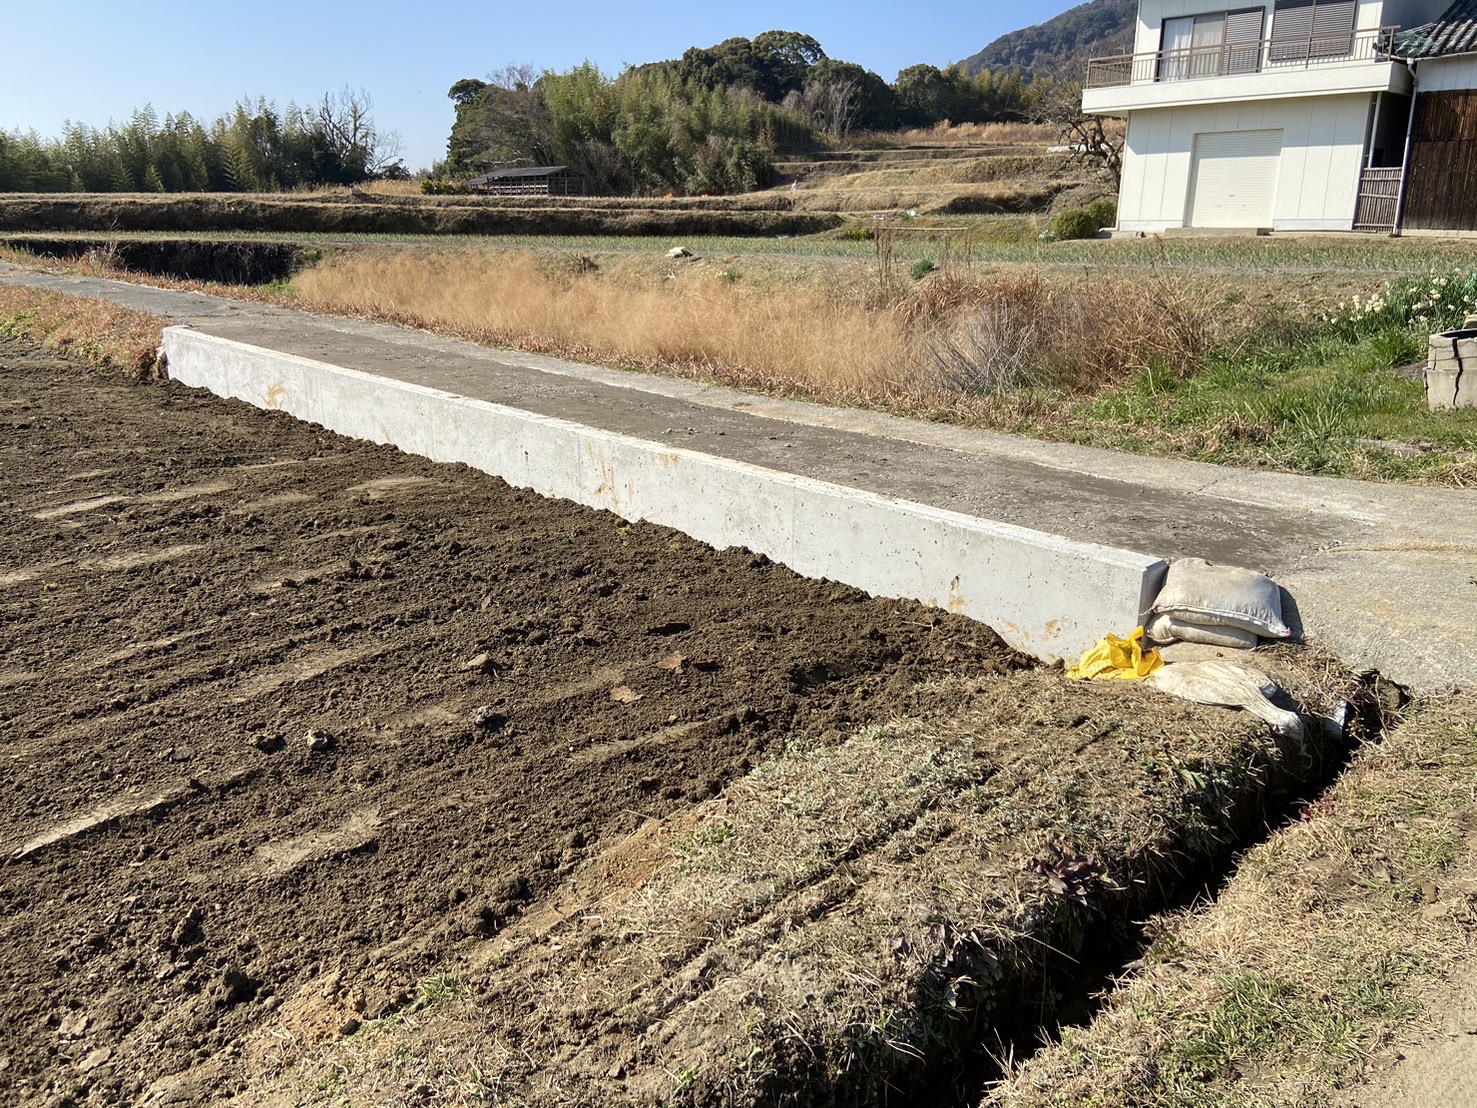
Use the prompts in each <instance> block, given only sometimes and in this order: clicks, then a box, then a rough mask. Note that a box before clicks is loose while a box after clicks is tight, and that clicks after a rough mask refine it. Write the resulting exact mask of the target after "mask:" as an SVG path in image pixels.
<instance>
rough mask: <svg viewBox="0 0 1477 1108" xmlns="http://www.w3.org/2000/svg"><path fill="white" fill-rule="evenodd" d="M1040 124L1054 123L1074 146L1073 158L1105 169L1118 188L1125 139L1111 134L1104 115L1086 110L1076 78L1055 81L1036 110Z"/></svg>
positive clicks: (1033, 116)
mask: <svg viewBox="0 0 1477 1108" xmlns="http://www.w3.org/2000/svg"><path fill="white" fill-rule="evenodd" d="M1031 114H1032V118H1033V119H1034V120H1035V121H1036V122H1038V123H1050V124H1052V125H1053V126H1055V127H1057V128H1058V130H1059V131H1060V132H1061V135H1062V138H1063V139H1064V140H1066V143H1067V145H1068V146H1069V147H1071V149H1072V157H1073V158H1074V159H1075V160H1077V161H1079V162H1082V163H1084V164H1086V165H1089V166H1093V167H1095V168H1098V169H1101V170H1102V171H1103V172H1105V173H1106V174H1107V175H1108V176H1109V177H1111V178H1112V180H1113V187H1114V188H1117V187H1118V185H1119V184H1120V182H1121V181H1122V179H1123V140H1122V139H1115V138H1113V137H1111V136H1110V135H1109V134H1108V132H1107V128H1106V126H1105V123H1104V120H1103V117H1102V116H1100V115H1088V114H1087V113H1086V112H1084V111H1083V110H1082V86H1081V85H1080V84H1078V83H1076V82H1075V81H1071V82H1063V83H1061V84H1056V83H1053V84H1051V85H1050V87H1049V88H1047V89H1046V90H1045V92H1044V93H1043V94H1042V96H1041V97H1040V99H1038V100H1037V101H1036V104H1035V106H1034V107H1033V109H1032V113H1031Z"/></svg>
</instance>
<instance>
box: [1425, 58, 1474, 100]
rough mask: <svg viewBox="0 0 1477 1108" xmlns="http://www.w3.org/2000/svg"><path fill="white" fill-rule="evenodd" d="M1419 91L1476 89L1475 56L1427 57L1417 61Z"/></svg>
mask: <svg viewBox="0 0 1477 1108" xmlns="http://www.w3.org/2000/svg"><path fill="white" fill-rule="evenodd" d="M1417 79H1418V81H1419V87H1420V91H1421V92H1464V91H1466V90H1468V89H1477V56H1474V55H1470V54H1469V55H1466V56H1464V57H1457V58H1427V59H1426V60H1425V61H1422V62H1421V63H1419V66H1418V69H1417Z"/></svg>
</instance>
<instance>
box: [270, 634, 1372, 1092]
mask: <svg viewBox="0 0 1477 1108" xmlns="http://www.w3.org/2000/svg"><path fill="white" fill-rule="evenodd" d="M1262 661H1263V662H1264V663H1265V664H1268V665H1270V666H1271V667H1272V668H1273V669H1274V671H1276V672H1277V673H1278V674H1279V677H1280V679H1281V680H1282V681H1283V682H1284V683H1285V684H1286V685H1287V686H1288V687H1289V688H1290V689H1293V690H1295V692H1296V694H1297V695H1299V696H1300V697H1301V698H1302V699H1303V700H1304V702H1305V703H1306V704H1307V705H1308V707H1309V708H1310V709H1311V710H1312V711H1314V712H1315V713H1317V712H1327V711H1329V710H1330V709H1331V708H1332V707H1333V701H1334V700H1335V699H1336V698H1337V697H1338V696H1341V695H1347V694H1348V693H1349V691H1350V689H1351V686H1350V685H1349V684H1348V683H1347V678H1346V677H1343V676H1340V675H1339V674H1338V672H1337V670H1336V669H1334V668H1325V667H1324V666H1323V664H1322V663H1321V662H1319V661H1318V660H1316V659H1311V660H1310V659H1309V658H1307V657H1306V656H1299V655H1297V654H1295V653H1294V652H1290V651H1276V652H1272V653H1271V654H1268V655H1267V656H1265V657H1264V658H1263V659H1262ZM679 664H680V663H679ZM915 696H916V705H917V707H916V714H915V716H914V718H912V719H909V720H905V721H899V722H898V723H896V724H894V725H891V726H888V727H885V728H881V729H875V730H871V731H867V732H863V733H860V734H856V735H852V736H850V737H848V738H846V739H845V740H844V741H841V742H839V744H837V745H829V744H825V745H820V746H816V747H806V748H791V749H789V750H787V751H786V752H785V753H784V754H783V755H782V756H780V757H779V758H777V759H775V760H772V761H768V762H765V763H764V764H762V765H759V766H758V767H756V768H755V769H754V770H753V771H752V773H751V774H750V775H749V776H748V777H747V778H745V779H744V780H742V781H739V782H737V783H735V784H734V785H733V786H731V787H730V788H729V789H728V790H727V793H726V795H725V796H724V797H723V798H722V799H720V800H716V801H712V802H708V803H706V804H704V805H702V806H700V807H698V808H697V809H695V810H692V811H689V812H687V813H684V814H683V815H681V816H679V817H675V818H674V819H672V820H668V821H649V822H648V823H647V824H645V825H644V826H643V827H642V828H641V829H640V830H638V831H637V832H635V833H634V834H632V835H631V836H630V837H629V838H627V839H624V840H621V841H619V842H617V843H615V844H614V845H613V846H612V847H611V848H610V849H608V850H607V851H606V852H604V853H602V854H601V855H598V856H596V857H594V858H592V859H590V860H589V861H588V862H587V863H586V864H585V865H584V867H583V868H581V869H579V870H577V871H576V872H575V873H573V874H572V875H571V876H570V878H569V880H568V882H567V883H566V885H565V886H564V887H563V888H562V889H561V890H560V892H559V894H558V895H557V896H556V897H555V898H554V899H553V900H552V901H551V902H550V903H546V904H540V905H536V906H534V907H533V908H532V909H531V910H530V911H529V912H528V913H527V914H526V915H524V916H522V917H520V918H517V919H513V920H510V921H508V922H507V924H506V926H504V927H503V928H501V929H500V930H498V931H497V933H496V934H494V935H492V936H491V937H485V938H483V939H479V940H476V941H474V942H472V943H469V944H468V947H467V949H466V950H465V954H464V957H461V958H460V959H459V962H458V968H457V969H456V970H455V971H454V973H452V974H450V975H448V974H447V973H445V972H443V973H441V974H438V975H437V976H436V977H435V978H433V979H430V980H428V981H427V982H425V983H424V984H423V986H422V990H421V996H420V999H419V1000H418V1001H417V1002H415V1003H413V1004H412V1005H410V1006H409V1007H408V1008H407V1009H406V1010H404V1011H403V1012H399V1013H395V1014H393V1015H391V1016H388V1017H386V1018H384V1019H382V1020H378V1021H374V1022H370V1023H366V1024H365V1025H364V1026H363V1027H362V1028H361V1029H360V1030H358V1031H357V1032H356V1033H354V1034H352V1035H350V1036H349V1037H347V1038H343V1039H332V1038H330V1039H329V1040H327V1041H325V1040H324V1039H323V1038H322V1037H321V1036H317V1037H315V1036H314V1035H313V1033H312V1030H311V1028H312V1027H313V1026H314V1025H315V1022H314V1021H315V1020H316V1021H317V1023H318V1024H322V1023H324V1022H329V1023H331V1022H332V1019H331V1018H327V1019H325V1017H324V1014H323V1013H322V1012H321V1008H322V1002H321V1001H319V1000H316V999H315V998H314V997H312V996H304V998H302V1000H301V1002H300V1003H293V1004H289V1005H288V1006H286V1007H285V1008H284V1011H283V1013H282V1020H281V1027H280V1029H277V1030H274V1031H273V1033H272V1035H271V1037H270V1038H268V1037H267V1036H265V1035H264V1036H262V1038H261V1041H260V1042H257V1043H253V1044H248V1047H247V1051H246V1056H247V1057H254V1058H258V1059H260V1060H261V1068H260V1071H259V1075H258V1086H257V1088H259V1089H260V1090H261V1091H263V1092H264V1091H266V1090H268V1089H277V1090H281V1089H284V1088H286V1089H291V1088H298V1089H303V1090H319V1091H323V1090H327V1091H330V1092H331V1093H332V1094H333V1095H334V1096H346V1097H348V1098H349V1099H351V1100H357V1099H361V1098H364V1097H368V1098H370V1099H374V1098H375V1097H376V1096H377V1095H383V1093H384V1092H385V1091H386V1090H388V1089H393V1088H395V1087H396V1084H397V1082H398V1081H400V1080H401V1079H402V1075H409V1074H414V1078H413V1079H414V1081H416V1082H419V1083H421V1084H422V1085H423V1086H425V1087H428V1088H429V1089H430V1090H432V1091H433V1092H435V1093H437V1094H440V1095H445V1096H447V1097H449V1098H453V1099H454V1098H455V1097H456V1096H457V1095H458V1094H459V1093H460V1094H461V1095H466V1096H467V1097H468V1098H469V1099H475V1097H477V1096H482V1097H487V1098H490V1099H494V1100H498V1101H500V1102H502V1101H506V1102H510V1103H523V1104H529V1105H546V1106H547V1105H595V1104H600V1105H621V1104H635V1103H640V1104H647V1103H685V1104H715V1105H716V1104H720V1103H721V1104H729V1105H744V1104H749V1105H759V1104H773V1103H778V1102H781V1101H783V1102H790V1103H797V1104H832V1103H837V1102H845V1103H857V1104H865V1103H884V1102H886V1098H887V1095H888V1092H889V1090H890V1092H891V1095H893V1096H894V1097H901V1098H902V1099H903V1100H905V1101H908V1102H915V1100H916V1102H917V1103H930V1102H951V1101H954V1100H955V1099H956V1098H957V1097H959V1096H968V1095H969V1094H970V1092H971V1091H973V1092H974V1094H975V1095H978V1091H979V1089H980V1088H981V1087H982V1085H981V1082H982V1081H983V1080H984V1078H985V1077H986V1075H987V1074H988V1073H989V1072H990V1070H991V1068H992V1066H991V1062H990V1059H989V1054H990V1053H991V1052H998V1053H1008V1049H1009V1048H1008V1046H1007V1044H1008V1043H1009V1042H1011V1041H1012V1040H1013V1039H1015V1038H1016V1037H1020V1039H1021V1041H1031V1040H1032V1039H1033V1038H1034V1037H1035V1036H1036V1034H1037V1033H1038V1029H1039V1028H1041V1027H1042V1026H1047V1027H1049V1026H1053V1025H1054V1023H1055V1020H1056V1018H1057V1016H1058V1015H1059V1005H1060V1004H1061V1003H1063V1002H1064V1000H1071V1001H1074V1002H1080V1001H1081V1000H1082V999H1083V998H1084V992H1085V990H1086V989H1087V988H1088V987H1089V986H1088V983H1087V982H1086V981H1084V980H1083V977H1084V974H1085V973H1086V972H1088V971H1085V970H1084V965H1083V962H1084V960H1086V961H1088V962H1089V963H1091V962H1093V961H1095V960H1097V959H1106V964H1109V965H1112V964H1117V963H1116V962H1115V961H1114V960H1115V959H1118V958H1121V957H1123V951H1124V949H1126V948H1128V947H1131V946H1132V945H1133V938H1134V936H1133V928H1132V925H1131V924H1130V922H1129V921H1131V920H1134V919H1142V918H1143V913H1145V912H1152V911H1155V910H1157V909H1158V908H1159V907H1162V905H1163V904H1164V902H1165V901H1166V900H1171V901H1172V900H1173V899H1174V898H1175V897H1176V896H1178V895H1181V894H1183V893H1184V892H1186V891H1187V888H1186V887H1187V885H1188V886H1190V887H1192V888H1193V886H1194V885H1195V882H1196V876H1195V875H1197V874H1203V873H1205V872H1207V867H1213V866H1215V865H1217V864H1219V863H1221V862H1223V861H1224V859H1225V858H1226V856H1227V854H1228V852H1229V850H1230V849H1232V848H1233V845H1234V844H1235V843H1237V842H1238V841H1244V837H1245V836H1246V835H1248V834H1253V835H1254V834H1257V833H1258V832H1259V831H1260V829H1261V827H1262V826H1263V824H1264V821H1265V820H1266V819H1268V818H1276V813H1277V812H1278V810H1279V807H1278V806H1279V804H1281V803H1282V802H1283V800H1284V799H1285V797H1286V796H1287V795H1288V793H1289V790H1292V791H1293V793H1294V794H1295V792H1296V790H1298V789H1299V788H1300V787H1302V785H1303V783H1306V782H1307V781H1308V778H1309V776H1310V775H1312V776H1316V775H1317V774H1318V773H1319V772H1320V766H1325V765H1326V764H1327V763H1326V762H1324V761H1323V759H1325V758H1327V757H1329V756H1331V755H1332V756H1337V755H1338V754H1339V753H1341V751H1339V750H1338V749H1337V748H1338V746H1339V743H1338V742H1337V741H1336V740H1335V741H1334V742H1333V744H1332V746H1330V745H1328V743H1329V735H1328V733H1327V732H1325V731H1323V730H1322V729H1320V728H1316V727H1315V728H1314V729H1313V731H1312V732H1311V733H1310V741H1309V743H1308V745H1307V746H1306V747H1299V746H1298V745H1297V744H1295V743H1292V742H1291V741H1289V740H1278V739H1276V738H1274V737H1273V736H1271V735H1269V734H1268V732H1267V730H1266V727H1265V725H1264V724H1262V723H1260V722H1259V721H1257V720H1255V719H1252V718H1251V717H1249V716H1247V715H1245V714H1240V713H1230V712H1225V711H1218V710H1214V709H1206V708H1201V707H1196V706H1193V705H1189V704H1186V703H1184V702H1180V701H1173V700H1170V699H1168V698H1165V697H1162V696H1160V695H1159V694H1156V693H1153V692H1151V691H1149V690H1147V689H1145V688H1142V687H1127V686H1113V687H1109V688H1104V687H1102V686H1089V685H1085V684H1082V683H1075V682H1070V681H1068V680H1066V679H1065V678H1064V676H1063V675H1062V674H1061V673H1060V672H1055V671H1048V670H1036V671H1032V672H1028V673H1021V674H1014V675H1001V676H998V677H990V678H984V679H970V680H964V679H952V680H950V679H945V680H941V681H939V682H937V683H934V684H930V685H927V686H923V687H920V688H919V689H917V690H916V693H915ZM310 992H311V990H310ZM315 1005H316V1007H315ZM340 1022H342V1021H340ZM514 1027H516V1028H520V1029H523V1030H522V1031H521V1032H520V1033H519V1034H518V1035H517V1036H516V1039H515V1037H514V1036H513V1035H511V1034H510V1033H509V1032H508V1029H509V1028H514ZM543 1059H558V1064H557V1066H554V1067H549V1066H547V1065H545V1064H543V1063H541V1061H540V1060H543ZM910 1098H915V1100H914V1099H910ZM303 1102H304V1103H306V1102H308V1101H307V1100H304V1101H303Z"/></svg>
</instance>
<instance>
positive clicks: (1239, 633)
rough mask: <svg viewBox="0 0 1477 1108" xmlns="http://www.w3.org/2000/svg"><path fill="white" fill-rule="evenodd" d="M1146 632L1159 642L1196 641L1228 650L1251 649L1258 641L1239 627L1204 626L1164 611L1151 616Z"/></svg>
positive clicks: (1145, 628)
mask: <svg viewBox="0 0 1477 1108" xmlns="http://www.w3.org/2000/svg"><path fill="white" fill-rule="evenodd" d="M1144 634H1146V635H1148V636H1149V638H1150V639H1151V640H1152V641H1154V642H1157V643H1172V642H1194V643H1201V644H1203V645H1205V646H1219V647H1224V648H1225V649H1227V650H1250V649H1252V648H1253V647H1254V646H1256V643H1257V637H1256V635H1255V634H1253V633H1252V632H1251V631H1243V630H1242V629H1241V628H1239V627H1202V626H1201V625H1200V624H1198V623H1187V622H1185V621H1184V620H1182V619H1176V618H1175V617H1174V616H1168V615H1164V614H1162V613H1161V614H1160V615H1156V616H1150V617H1149V622H1148V623H1146V624H1144Z"/></svg>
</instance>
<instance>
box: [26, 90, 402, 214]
mask: <svg viewBox="0 0 1477 1108" xmlns="http://www.w3.org/2000/svg"><path fill="white" fill-rule="evenodd" d="M371 108H372V102H371V101H370V99H369V97H368V96H367V95H365V94H364V93H362V92H360V93H354V92H350V91H349V90H347V89H345V90H344V91H343V92H340V93H337V94H332V95H327V96H325V97H324V98H323V100H322V102H321V103H319V104H317V105H315V106H313V107H311V108H300V107H298V106H297V105H296V104H289V105H288V106H287V110H286V111H285V112H284V111H279V110H278V109H277V106H276V105H275V104H272V103H270V102H268V101H267V100H264V99H259V100H257V101H256V102H255V103H253V102H251V101H250V100H242V101H241V102H240V103H238V104H237V105H236V107H235V109H234V111H232V112H231V113H229V114H227V115H223V116H221V117H220V118H219V119H217V120H215V121H214V122H212V123H209V124H206V123H204V122H202V121H200V120H197V119H196V118H195V117H194V116H192V115H190V114H189V113H188V112H181V113H180V114H178V115H166V116H165V117H164V118H163V119H162V120H161V119H160V118H159V117H158V115H157V114H156V113H155V111H154V109H153V108H152V107H148V106H146V107H144V108H143V109H142V110H140V111H136V112H134V113H133V115H132V116H130V117H129V119H128V120H127V122H125V123H122V124H115V123H109V124H108V126H107V127H104V128H102V129H98V128H95V127H89V126H87V125H86V124H82V123H69V124H68V125H67V126H66V127H65V128H64V129H63V132H62V135H61V137H60V138H53V139H45V138H42V137H41V136H39V135H37V134H36V133H35V132H34V131H32V132H29V133H21V132H7V131H3V130H0V192H275V191H277V190H279V189H294V188H311V187H315V186H319V185H350V184H357V183H359V182H362V181H366V180H370V179H372V178H376V177H405V176H408V173H407V172H406V170H405V167H404V165H403V164H402V163H401V162H400V161H399V159H398V153H399V139H398V138H397V137H396V136H395V135H393V134H382V133H381V132H380V131H379V130H378V129H377V128H376V127H375V125H374V120H373V118H372V117H371V115H370V111H371Z"/></svg>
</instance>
